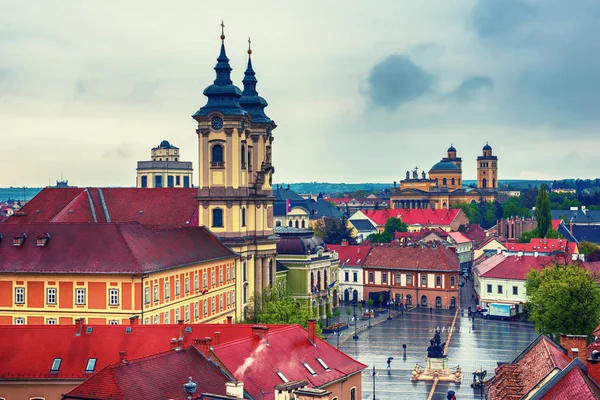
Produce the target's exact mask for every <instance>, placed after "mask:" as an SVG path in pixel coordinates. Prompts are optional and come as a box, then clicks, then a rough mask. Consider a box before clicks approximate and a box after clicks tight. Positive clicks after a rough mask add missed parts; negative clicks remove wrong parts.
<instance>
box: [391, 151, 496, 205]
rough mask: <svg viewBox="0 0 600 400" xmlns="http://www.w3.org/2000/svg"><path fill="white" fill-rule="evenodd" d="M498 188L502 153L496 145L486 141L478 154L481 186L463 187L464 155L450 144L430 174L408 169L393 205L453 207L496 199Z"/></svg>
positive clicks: (478, 174)
mask: <svg viewBox="0 0 600 400" xmlns="http://www.w3.org/2000/svg"><path fill="white" fill-rule="evenodd" d="M497 189H498V157H496V156H494V155H493V154H492V147H491V146H490V145H489V144H487V143H486V144H485V146H484V147H483V149H482V155H481V156H478V157H477V188H463V181H462V159H461V158H460V157H457V156H456V149H455V148H454V146H452V145H451V146H450V148H449V149H448V156H447V157H444V158H442V159H441V160H440V162H438V163H436V164H435V165H434V166H433V167H431V169H430V170H429V177H426V176H425V171H422V173H421V176H419V172H418V170H417V169H416V168H415V169H414V171H412V174H411V171H407V172H406V179H404V180H402V181H400V187H399V188H397V187H394V189H392V191H391V193H390V203H391V206H392V208H435V209H443V208H449V207H450V206H451V205H455V204H456V203H459V202H466V203H470V202H472V201H475V202H479V201H481V200H483V201H495V200H496V198H497Z"/></svg>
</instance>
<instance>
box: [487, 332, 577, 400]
mask: <svg viewBox="0 0 600 400" xmlns="http://www.w3.org/2000/svg"><path fill="white" fill-rule="evenodd" d="M570 361H571V360H570V359H569V357H568V356H567V353H566V351H565V350H564V349H563V348H561V347H560V346H559V345H557V344H556V343H554V342H553V341H552V340H550V339H548V338H547V337H546V336H544V335H540V336H538V338H537V339H536V340H534V341H533V342H532V343H531V344H530V345H529V346H528V347H527V348H526V349H525V350H524V351H523V352H522V353H521V354H520V355H519V356H517V358H515V360H513V362H511V363H510V364H504V365H501V366H500V367H498V368H496V375H495V376H494V378H493V379H492V381H491V382H490V390H489V394H490V400H501V399H507V398H510V399H513V398H517V399H520V398H521V396H523V395H524V394H526V393H527V392H529V391H530V390H531V389H532V388H533V387H534V386H535V385H537V384H538V382H540V381H541V380H542V379H543V378H544V377H545V376H546V375H547V374H548V373H549V372H550V371H551V370H552V369H554V368H558V369H560V370H562V369H564V368H565V367H566V366H567V365H568V364H569V362H570Z"/></svg>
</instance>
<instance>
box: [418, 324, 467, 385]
mask: <svg viewBox="0 0 600 400" xmlns="http://www.w3.org/2000/svg"><path fill="white" fill-rule="evenodd" d="M429 344H430V346H429V347H428V348H427V357H425V368H423V369H421V367H420V366H419V365H418V364H417V365H416V366H415V369H414V370H413V372H412V378H411V381H413V382H415V381H444V382H458V383H460V382H462V370H461V368H460V365H457V366H456V368H454V370H451V369H450V368H448V356H447V355H446V354H445V351H444V349H445V347H446V343H445V342H444V343H442V340H441V338H440V331H438V330H437V329H436V331H435V335H434V336H433V339H431V340H430V341H429Z"/></svg>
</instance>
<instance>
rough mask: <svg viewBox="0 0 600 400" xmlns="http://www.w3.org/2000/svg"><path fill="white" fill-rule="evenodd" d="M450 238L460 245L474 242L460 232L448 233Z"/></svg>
mask: <svg viewBox="0 0 600 400" xmlns="http://www.w3.org/2000/svg"><path fill="white" fill-rule="evenodd" d="M448 236H450V237H451V238H452V239H454V241H455V242H456V243H458V244H462V243H471V242H472V240H471V238H469V237H467V236H466V235H464V234H462V233H460V232H448Z"/></svg>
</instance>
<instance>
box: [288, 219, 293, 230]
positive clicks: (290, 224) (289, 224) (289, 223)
mask: <svg viewBox="0 0 600 400" xmlns="http://www.w3.org/2000/svg"><path fill="white" fill-rule="evenodd" d="M288 226H289V227H290V228H291V227H292V220H291V219H290V220H289V221H288Z"/></svg>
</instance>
